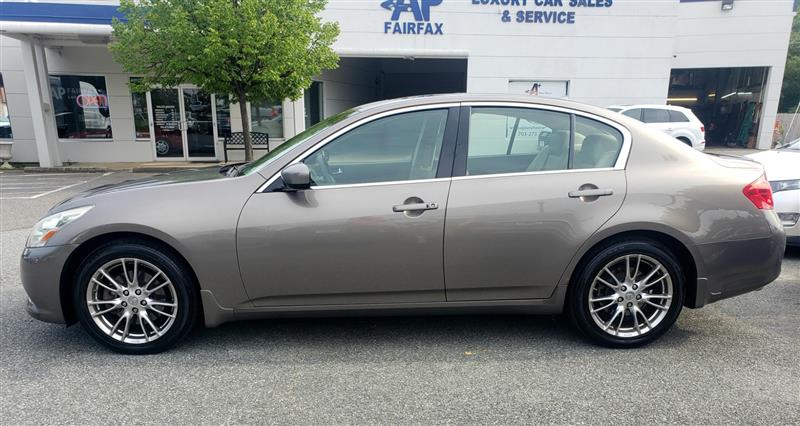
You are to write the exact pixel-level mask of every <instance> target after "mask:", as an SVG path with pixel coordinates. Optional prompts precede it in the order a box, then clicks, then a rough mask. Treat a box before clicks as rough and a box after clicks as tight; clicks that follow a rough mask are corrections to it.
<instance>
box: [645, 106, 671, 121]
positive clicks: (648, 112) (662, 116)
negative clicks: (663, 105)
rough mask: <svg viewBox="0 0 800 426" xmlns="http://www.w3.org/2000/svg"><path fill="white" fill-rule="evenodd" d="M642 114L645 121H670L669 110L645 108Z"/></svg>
mask: <svg viewBox="0 0 800 426" xmlns="http://www.w3.org/2000/svg"><path fill="white" fill-rule="evenodd" d="M643 111H644V112H643V114H642V121H644V122H645V123H669V121H670V118H669V110H666V109H655V108H645V109H644V110H643Z"/></svg>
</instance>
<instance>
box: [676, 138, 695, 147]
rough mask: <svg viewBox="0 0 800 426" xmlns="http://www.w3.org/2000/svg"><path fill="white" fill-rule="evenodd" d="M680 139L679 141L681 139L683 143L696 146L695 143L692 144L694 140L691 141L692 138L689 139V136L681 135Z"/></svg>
mask: <svg viewBox="0 0 800 426" xmlns="http://www.w3.org/2000/svg"><path fill="white" fill-rule="evenodd" d="M678 140H679V141H681V142H683V143H685V144H686V145H689V146H692V147H693V146H694V145H692V141H690V140H689V139H687V138H684V137H679V138H678Z"/></svg>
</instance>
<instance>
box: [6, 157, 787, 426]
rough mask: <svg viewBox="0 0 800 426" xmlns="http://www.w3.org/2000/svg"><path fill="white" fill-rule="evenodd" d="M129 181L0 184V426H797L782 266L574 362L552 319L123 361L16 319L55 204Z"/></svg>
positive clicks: (512, 319)
mask: <svg viewBox="0 0 800 426" xmlns="http://www.w3.org/2000/svg"><path fill="white" fill-rule="evenodd" d="M138 177H142V175H134V174H130V173H124V172H117V173H112V174H63V175H55V174H54V175H45V174H41V175H38V174H23V173H20V172H4V173H2V174H0V254H1V255H2V256H1V257H2V262H1V263H0V372H1V373H0V419H2V420H1V421H2V422H3V423H4V424H22V423H26V424H27V423H37V424H53V423H71V424H77V423H85V424H102V423H145V422H153V423H174V424H198V423H204V424H205V423H213V424H219V423H248V424H252V423H282V424H287V423H292V424H294V423H302V424H338V423H344V424H374V423H415V424H418V423H437V424H438V423H461V424H463V423H469V424H473V423H500V424H507V423H526V424H533V423H536V424H541V423H556V424H567V423H569V424H572V423H593V424H594V423H610V422H614V423H622V424H641V423H643V422H650V423H659V424H662V423H700V424H726V423H778V424H798V423H800V362H799V361H798V360H800V250H796V249H791V250H789V251H787V254H786V258H785V262H784V266H783V273H782V275H781V276H780V278H779V279H778V280H777V281H775V282H774V283H772V284H770V285H769V286H767V287H765V288H764V289H763V290H762V291H759V292H753V293H749V294H746V295H743V296H741V297H738V298H734V299H728V300H725V301H721V302H719V303H716V304H712V305H709V306H707V307H705V308H703V309H699V310H689V309H685V310H684V311H683V313H682V314H681V316H680V318H679V319H678V322H677V324H676V325H675V327H673V329H672V330H671V331H670V332H668V333H667V334H666V335H665V336H664V337H663V338H661V339H660V340H658V341H656V342H655V343H654V344H652V345H650V346H647V347H645V348H640V349H636V350H610V349H604V348H600V347H596V346H593V345H591V344H588V343H586V341H585V340H583V339H582V338H581V337H580V336H579V335H577V333H576V332H575V331H573V330H572V328H571V327H569V325H568V324H567V323H566V321H565V320H564V319H563V318H560V317H550V316H451V317H402V318H354V319H347V318H344V319H281V320H264V321H252V322H239V323H231V324H225V325H223V326H221V327H219V328H215V329H209V330H197V331H196V332H195V333H194V334H193V335H192V336H190V337H189V339H187V341H186V342H185V343H183V344H181V345H180V346H178V347H177V348H175V349H174V350H171V351H169V352H167V353H164V354H160V355H154V356H140V357H133V356H122V355H117V354H115V353H112V352H109V351H108V350H105V349H103V348H101V347H99V346H98V345H97V344H95V343H94V342H93V341H92V340H91V339H90V337H89V336H88V335H87V334H85V333H84V332H83V331H82V330H81V329H80V326H73V327H70V328H65V327H63V326H60V325H54V324H45V323H41V322H39V321H36V320H34V319H32V318H30V317H29V316H28V315H27V314H26V313H25V312H24V309H23V307H24V302H25V293H24V291H23V289H22V287H21V285H20V278H19V265H18V262H19V255H20V253H21V251H22V248H23V247H24V244H25V239H26V237H27V234H28V231H29V229H30V227H31V226H32V225H33V224H34V223H35V222H36V221H37V220H38V219H39V218H40V217H41V216H42V215H43V214H44V213H45V212H46V211H47V209H48V208H49V207H50V206H51V205H52V204H54V203H56V202H58V201H59V200H61V199H63V198H65V197H67V196H70V195H72V194H75V193H77V192H79V191H81V190H84V189H87V188H90V187H93V186H97V185H101V184H106V183H112V182H119V181H123V180H126V179H131V178H138ZM190 219H191V218H187V220H190Z"/></svg>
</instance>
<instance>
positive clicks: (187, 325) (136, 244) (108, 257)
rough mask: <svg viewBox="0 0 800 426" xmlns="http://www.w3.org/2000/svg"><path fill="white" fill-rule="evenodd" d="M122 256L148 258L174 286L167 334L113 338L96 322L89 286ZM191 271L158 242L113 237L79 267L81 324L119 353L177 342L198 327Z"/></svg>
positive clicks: (76, 295) (76, 299) (75, 298)
mask: <svg viewBox="0 0 800 426" xmlns="http://www.w3.org/2000/svg"><path fill="white" fill-rule="evenodd" d="M119 258H135V259H138V260H141V261H145V262H149V263H150V264H152V265H154V266H156V267H158V268H159V269H160V270H161V272H162V273H163V274H164V275H166V277H167V278H168V279H169V281H170V282H171V283H172V286H173V288H174V290H175V302H177V312H176V314H175V318H174V320H173V322H172V324H171V326H170V327H169V328H168V329H166V331H164V334H163V335H161V336H160V337H158V338H157V339H155V340H152V341H149V342H146V343H135V344H134V343H126V342H122V341H120V340H117V339H114V338H112V337H111V336H109V335H108V334H106V333H105V332H104V331H103V330H101V329H100V328H99V326H98V325H97V324H96V323H95V321H94V319H93V318H92V315H91V313H90V311H89V307H88V305H87V296H86V295H87V287H88V285H89V282H90V280H91V279H92V276H93V275H94V273H95V272H96V271H98V269H99V268H100V267H101V266H103V265H105V264H107V263H108V262H111V261H113V260H115V259H119ZM191 277H192V274H191V272H190V271H189V270H187V267H186V266H184V265H183V264H182V263H181V262H176V261H174V260H173V259H172V258H171V257H170V254H168V253H167V252H166V250H164V249H160V248H158V247H157V246H153V245H150V244H146V243H143V242H141V241H136V240H124V241H113V242H110V243H107V244H104V245H102V246H100V247H98V248H96V249H95V250H93V251H92V252H91V253H90V254H89V255H88V256H86V258H85V259H84V260H83V262H82V263H81V264H80V266H79V267H78V269H77V273H76V281H75V282H74V285H73V291H72V302H73V306H74V308H75V312H76V314H77V317H78V320H79V321H80V323H81V326H82V327H83V329H84V330H86V331H87V332H88V333H89V335H91V336H92V338H94V339H95V340H97V341H98V342H99V343H101V344H103V345H104V346H106V347H108V348H110V349H112V350H114V351H116V352H120V353H124V354H130V355H142V354H154V353H159V352H163V351H165V350H167V349H170V348H171V347H173V346H175V345H176V344H177V343H178V342H179V341H181V340H182V339H183V338H184V337H186V335H187V334H189V332H191V331H192V329H193V328H194V327H195V324H196V323H197V318H198V313H199V307H200V303H199V296H198V294H197V291H196V286H195V285H194V282H193V279H192V278H191Z"/></svg>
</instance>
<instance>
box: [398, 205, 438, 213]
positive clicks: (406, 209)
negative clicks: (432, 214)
mask: <svg viewBox="0 0 800 426" xmlns="http://www.w3.org/2000/svg"><path fill="white" fill-rule="evenodd" d="M438 208H439V205H438V204H436V203H412V204H400V205H397V206H394V207H392V211H393V212H395V213H401V212H413V211H420V210H436V209H438Z"/></svg>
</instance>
